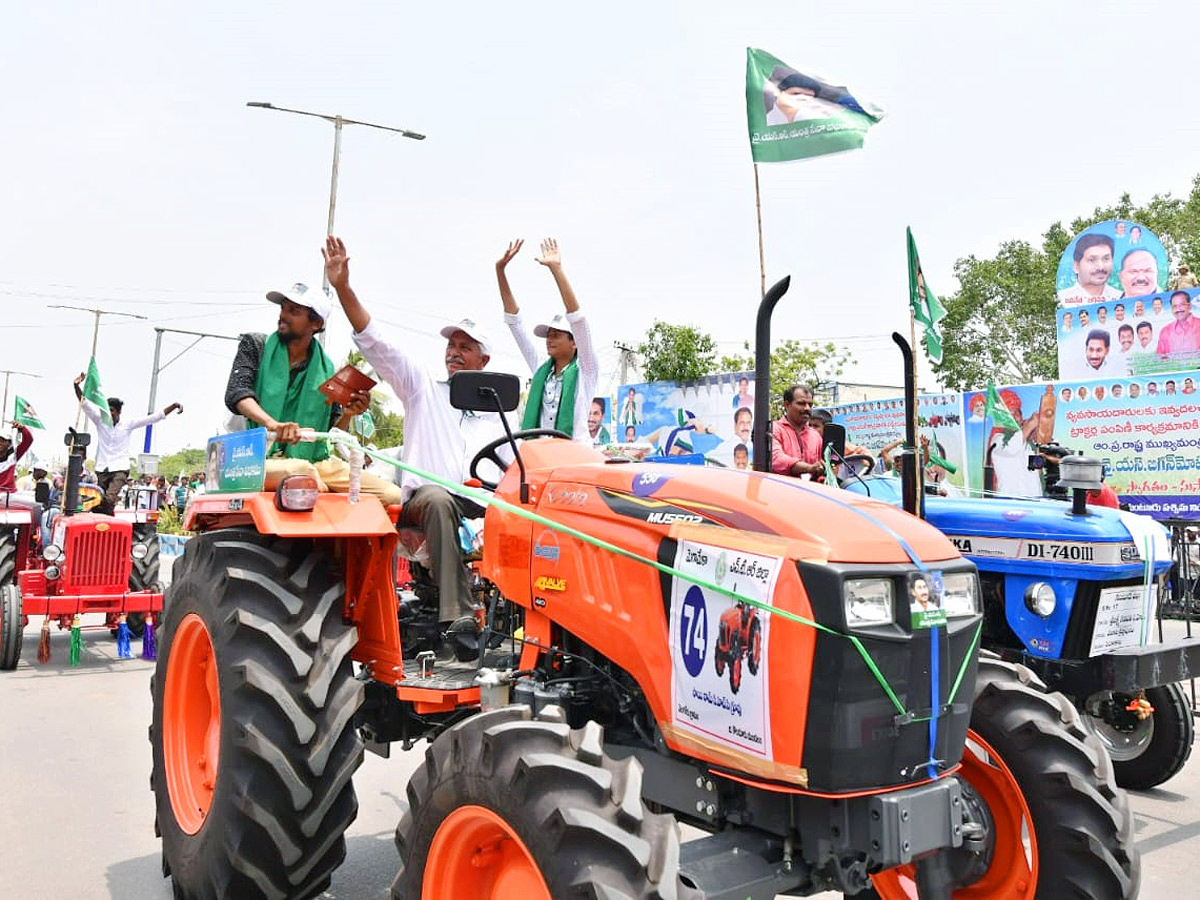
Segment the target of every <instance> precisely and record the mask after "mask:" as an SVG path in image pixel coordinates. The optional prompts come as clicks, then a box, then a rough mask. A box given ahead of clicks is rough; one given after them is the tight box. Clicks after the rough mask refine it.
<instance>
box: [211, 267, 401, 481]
mask: <svg viewBox="0 0 1200 900" xmlns="http://www.w3.org/2000/svg"><path fill="white" fill-rule="evenodd" d="M267 299H268V300H270V301H271V302H272V303H275V304H277V305H278V306H279V322H278V325H277V326H276V329H275V331H274V332H273V333H271V334H269V335H267V334H254V333H248V334H243V335H242V336H241V338H240V339H239V341H238V349H237V355H236V356H235V357H234V359H233V367H232V368H231V369H230V371H229V382H228V384H227V385H226V387H225V405H226V406H227V407H228V408H229V410H230V411H231V412H234V413H238V414H240V415H243V416H245V417H246V419H247V420H248V422H249V423H253V424H254V425H262V426H263V427H265V428H266V429H267V430H268V431H273V432H275V443H274V444H273V445H272V447H271V449H270V451H269V453H268V455H269V456H273V457H277V456H282V457H284V458H286V460H287V461H288V462H284V463H281V462H280V461H279V460H275V459H271V460H268V465H267V475H268V481H271V480H273V479H278V478H279V477H281V476H282V475H286V474H298V473H301V472H306V471H307V472H311V471H313V469H310V468H309V466H308V464H311V465H312V466H314V467H315V470H316V473H317V474H318V475H319V476H320V478H321V481H322V482H323V483H324V484H325V486H326V487H328V488H329V489H330V490H334V491H342V492H344V491H345V490H347V489H348V487H349V466H347V465H346V464H345V463H343V462H342V461H341V460H340V459H337V458H336V457H331V456H330V455H329V446H328V445H327V444H326V443H325V442H324V441H310V442H306V443H301V442H300V429H301V428H313V429H315V430H317V431H328V430H329V429H330V428H332V427H334V426H336V427H339V428H345V427H347V426H348V425H349V422H350V419H351V417H353V416H356V415H360V414H361V413H362V412H363V411H364V410H365V409H366V408H367V407H368V406H369V405H370V402H371V397H370V394H369V392H367V391H357V392H355V393H354V395H353V399H352V401H351V402H350V403H349V404H348V405H347V406H346V408H345V409H343V408H342V407H341V406H340V405H338V404H336V403H332V404H331V403H328V402H327V401H326V399H325V395H324V394H322V393H321V392H320V391H319V390H318V388H319V387H320V386H321V384H323V383H324V382H325V381H327V380H329V378H331V377H332V376H333V374H334V372H335V371H336V368H335V366H334V364H333V361H332V360H330V358H329V357H328V356H327V355H326V353H325V350H324V348H323V347H322V346H321V344H320V342H319V341H316V340H314V338H315V337H316V335H317V334H319V333H320V332H321V331H323V330H324V328H325V320H326V319H328V318H329V314H330V312H331V311H332V309H333V301H332V299H331V298H330V296H329V294H328V293H326V292H325V291H323V290H320V289H311V288H309V287H308V286H307V285H305V284H301V283H299V282H297V283H296V284H293V285H292V286H291V287H290V288H288V289H287V290H284V291H270V292H268V293H267ZM251 427H253V426H251ZM362 488H363V490H364V491H366V492H368V493H371V494H375V495H376V496H378V497H379V498H380V499H381V500H383V502H385V503H399V502H400V493H399V491H398V490H397V489H396V486H395V485H393V484H391V483H390V482H388V481H385V480H384V479H382V478H376V477H375V476H373V475H371V474H370V473H368V472H364V473H363V475H362Z"/></svg>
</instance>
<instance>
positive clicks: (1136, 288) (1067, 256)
mask: <svg viewBox="0 0 1200 900" xmlns="http://www.w3.org/2000/svg"><path fill="white" fill-rule="evenodd" d="M1169 274H1170V270H1169V262H1168V259H1167V252H1166V250H1164V249H1163V245H1162V242H1161V241H1160V240H1159V239H1158V237H1157V236H1156V235H1155V234H1154V233H1153V232H1151V231H1150V229H1148V228H1146V227H1145V226H1144V225H1140V224H1138V223H1137V222H1131V221H1129V220H1127V219H1109V220H1108V221H1107V222H1097V223H1096V224H1095V225H1090V226H1088V227H1087V228H1085V229H1084V230H1083V231H1081V232H1080V233H1079V234H1077V235H1075V237H1074V238H1073V239H1072V240H1071V243H1069V244H1067V248H1066V250H1064V251H1063V255H1062V257H1061V258H1060V259H1059V262H1058V273H1057V279H1056V282H1055V296H1056V298H1057V300H1058V305H1059V306H1060V307H1068V308H1070V307H1075V306H1087V305H1091V304H1099V303H1111V302H1113V301H1114V300H1119V299H1121V298H1123V297H1124V298H1134V297H1146V296H1149V295H1150V294H1157V293H1159V292H1160V291H1163V290H1165V289H1166V287H1167V277H1168V275H1169Z"/></svg>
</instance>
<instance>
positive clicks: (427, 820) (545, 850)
mask: <svg viewBox="0 0 1200 900" xmlns="http://www.w3.org/2000/svg"><path fill="white" fill-rule="evenodd" d="M545 713H547V715H545V717H544V718H539V719H532V718H531V717H530V711H529V708H528V707H526V706H509V707H504V708H502V709H496V710H491V711H489V712H484V713H479V714H478V715H475V716H472V717H471V718H469V719H467V720H465V721H463V722H460V723H459V724H458V725H455V726H454V727H453V728H451V729H449V730H448V731H446V732H445V733H443V734H442V735H440V736H439V737H438V738H437V740H435V741H434V742H433V745H432V746H431V747H430V748H429V749H428V750H427V751H426V753H425V760H424V765H422V766H421V767H420V768H418V769H417V770H416V772H414V773H413V776H412V778H411V779H410V780H409V784H408V790H407V798H408V802H407V803H405V804H403V811H402V815H401V817H400V823H399V824H398V825H397V826H396V847H397V849H398V850H399V851H400V859H401V867H400V872H399V874H398V875H397V876H396V880H395V882H394V883H393V885H392V897H393V900H419V898H420V897H421V890H422V882H423V877H424V872H423V866H424V861H425V859H426V858H427V854H428V851H429V848H430V845H431V844H432V841H433V837H434V834H435V833H436V832H437V828H438V826H439V825H440V824H441V822H442V821H443V820H444V819H445V817H446V816H447V815H449V814H450V813H451V812H453V811H454V809H456V808H458V807H459V806H463V805H467V804H477V805H480V806H484V807H487V808H488V809H491V810H493V811H494V812H496V813H497V814H499V815H500V816H501V817H502V818H503V819H504V820H505V821H506V822H507V823H508V824H509V826H510V827H511V828H512V829H513V830H514V831H515V832H516V833H517V834H518V835H519V836H521V838H522V840H523V841H524V842H525V844H526V847H527V848H528V849H529V850H530V852H531V853H532V854H533V856H534V859H535V860H536V862H537V864H538V867H539V869H540V870H541V872H542V876H543V878H544V879H545V880H546V884H547V886H548V888H549V890H550V892H551V894H552V895H553V896H554V897H556V898H563V900H577V898H593V900H682V898H683V897H684V896H685V895H690V891H688V892H685V891H681V890H680V887H679V885H678V866H679V829H678V826H677V824H676V823H675V819H674V817H672V816H670V815H664V814H656V813H651V812H649V811H648V810H646V808H645V805H644V804H643V803H642V800H641V796H640V787H641V779H642V771H641V764H640V763H638V762H637V761H636V760H635V759H633V758H628V759H624V760H620V761H614V760H612V759H610V758H609V757H607V756H606V755H604V753H603V750H602V749H601V748H602V736H603V730H602V729H601V728H600V726H599V725H597V724H595V723H588V724H587V726H586V727H584V728H580V729H576V730H574V731H572V730H571V729H570V728H568V727H567V726H566V725H565V724H564V723H562V722H561V721H554V719H560V718H561V716H558V715H557V713H558V710H557V709H556V708H553V707H551V708H549V709H548V710H546V711H545Z"/></svg>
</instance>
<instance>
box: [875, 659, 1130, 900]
mask: <svg viewBox="0 0 1200 900" xmlns="http://www.w3.org/2000/svg"><path fill="white" fill-rule="evenodd" d="M970 727H971V732H972V734H970V735H968V742H969V746H968V751H967V754H965V756H964V766H963V769H962V773H961V774H960V776H959V777H961V778H963V779H964V781H966V782H967V783H968V784H969V785H970V786H971V788H972V791H971V793H972V794H973V795H974V796H975V797H977V798H978V797H983V798H984V805H985V806H988V803H987V801H986V796H987V795H988V794H989V793H990V794H991V796H992V797H993V798H994V802H995V803H996V804H997V805H998V806H1000V805H1003V806H1004V807H1005V808H1004V810H1003V811H1004V813H1005V815H1008V816H1012V819H1013V821H1015V822H1017V823H1018V824H1019V823H1020V818H1021V814H1014V807H1015V806H1020V804H1021V801H1022V800H1023V801H1024V804H1025V805H1026V806H1027V808H1028V813H1029V817H1030V818H1031V819H1032V832H1033V833H1032V836H1031V843H1032V844H1033V845H1034V846H1036V848H1037V849H1036V852H1037V864H1038V877H1037V883H1036V884H1030V883H1028V882H1027V881H1025V880H1024V875H1025V873H1026V872H1027V871H1028V869H1029V867H1027V866H1026V861H1025V859H1024V856H1023V854H1024V848H1023V844H1022V842H1023V835H1021V834H1016V833H1006V834H1000V833H998V829H999V827H1000V826H999V825H998V824H997V822H996V820H995V819H994V818H992V820H991V821H990V822H989V826H990V828H991V831H992V836H991V841H990V845H989V848H988V849H987V851H986V853H985V854H984V855H983V857H982V858H981V859H977V860H972V859H970V855H969V854H967V853H966V851H965V850H964V851H952V853H955V854H963V856H965V857H967V860H963V858H962V857H960V859H959V861H960V862H964V866H963V868H964V871H969V870H970V867H971V865H978V866H979V870H977V871H976V872H975V875H974V877H975V878H976V879H979V880H978V881H974V880H971V879H970V877H968V879H967V880H971V884H970V885H969V886H968V887H967V888H965V889H963V890H962V891H959V890H955V891H954V896H956V897H957V896H959V895H960V893H962V894H967V893H969V894H970V896H973V897H974V896H988V897H995V900H1009V898H1029V897H1034V898H1037V900H1132V898H1135V897H1137V894H1138V887H1139V884H1140V882H1141V858H1140V857H1139V855H1138V852H1137V849H1136V848H1135V846H1134V835H1133V828H1134V820H1133V813H1132V812H1131V811H1130V809H1129V803H1128V798H1127V797H1126V796H1125V792H1124V791H1122V790H1121V789H1120V788H1118V787H1117V784H1116V780H1115V777H1114V775H1113V769H1112V762H1111V761H1110V760H1109V758H1108V754H1107V753H1105V752H1104V749H1103V747H1101V746H1100V744H1099V742H1098V741H1097V740H1096V738H1095V737H1093V736H1091V735H1089V734H1088V732H1087V730H1086V729H1085V728H1084V725H1083V723H1082V721H1081V720H1080V717H1079V714H1078V712H1077V711H1076V710H1075V707H1074V706H1072V704H1071V701H1070V700H1069V699H1068V698H1066V697H1064V696H1063V695H1062V694H1051V693H1049V692H1047V690H1046V688H1045V686H1044V685H1043V684H1042V683H1041V682H1040V681H1039V680H1038V678H1037V676H1036V675H1034V673H1033V672H1031V671H1030V670H1029V669H1027V668H1025V667H1024V666H1014V665H1010V664H1009V663H1005V662H1002V661H1001V660H1000V659H999V658H997V657H996V656H995V655H994V654H991V653H988V652H987V651H984V652H983V653H981V654H980V659H979V678H978V680H977V682H976V688H975V703H974V706H973V708H972V711H971V726H970ZM978 740H983V741H986V742H987V744H988V746H989V747H990V749H991V750H992V751H993V752H994V754H995V756H994V757H989V758H987V759H986V761H985V763H984V764H983V766H982V770H986V775H984V774H982V772H981V774H980V775H979V776H978V777H974V778H973V775H974V774H975V773H973V772H972V771H971V767H970V766H969V765H968V762H969V761H972V760H980V759H983V758H984V755H986V754H984V751H983V748H982V747H979V746H976V747H971V746H970V742H971V741H975V742H976V743H977V742H978ZM1001 764H1002V766H1006V767H1007V768H1008V771H1009V773H1010V775H1011V778H1010V777H1009V776H1007V775H1004V774H1002V772H1001V768H1002V767H1001ZM965 795H966V791H964V796H965ZM968 802H972V801H971V800H970V799H968ZM988 808H989V811H990V812H989V815H991V816H994V814H995V812H996V811H998V810H991V807H990V806H989V807H988ZM1015 830H1016V829H1014V831H1015ZM1000 845H1004V851H1003V852H1002V851H1001V850H999V849H997V848H998V847H1000ZM1008 852H1016V853H1017V854H1018V856H1019V857H1020V862H1019V863H1018V864H1015V865H1014V864H1012V862H1011V860H1008V861H1003V860H1005V854H1006V853H1008ZM894 877H895V873H894V872H885V873H883V874H882V875H876V876H874V880H875V884H874V889H873V890H872V889H868V890H867V891H863V892H861V893H859V894H855V895H854V896H855V898H856V900H857V898H863V900H865V898H886V900H894V898H900V897H908V896H911V894H910V893H909V892H908V891H905V890H904V889H903V887H904V886H903V885H898V884H896V883H894V882H893V881H892V879H893V878H894ZM908 887H910V888H911V887H912V882H911V881H910V882H909V884H908Z"/></svg>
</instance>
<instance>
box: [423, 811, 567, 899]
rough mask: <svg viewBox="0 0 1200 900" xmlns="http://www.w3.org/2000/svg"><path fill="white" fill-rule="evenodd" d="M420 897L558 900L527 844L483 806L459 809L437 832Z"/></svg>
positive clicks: (427, 861)
mask: <svg viewBox="0 0 1200 900" xmlns="http://www.w3.org/2000/svg"><path fill="white" fill-rule="evenodd" d="M421 896H423V897H446V898H450V897H463V898H467V897H470V898H472V900H475V898H478V900H553V898H552V897H551V896H550V889H549V888H547V887H546V881H545V879H543V878H542V873H541V870H539V869H538V865H537V863H536V862H535V861H534V859H533V854H532V853H530V852H529V848H528V847H526V846H525V842H524V841H522V840H521V839H520V837H518V836H517V833H516V832H515V831H514V830H513V828H512V826H511V825H509V824H508V823H507V822H505V821H504V819H502V818H501V817H500V816H498V815H497V814H496V813H494V812H492V811H491V810H490V809H485V808H484V807H482V806H460V807H459V808H458V809H456V810H454V812H452V813H450V815H448V816H447V817H446V820H445V821H444V822H442V824H441V825H440V826H439V827H438V830H437V833H435V834H434V836H433V843H432V845H431V846H430V848H429V855H428V857H427V859H426V862H425V877H424V879H423V880H422V883H421Z"/></svg>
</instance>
